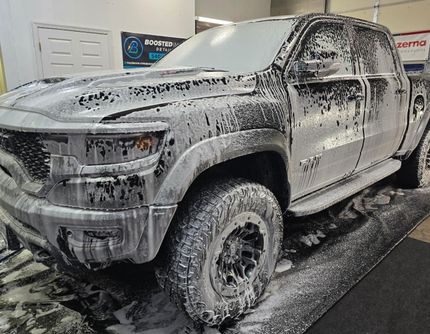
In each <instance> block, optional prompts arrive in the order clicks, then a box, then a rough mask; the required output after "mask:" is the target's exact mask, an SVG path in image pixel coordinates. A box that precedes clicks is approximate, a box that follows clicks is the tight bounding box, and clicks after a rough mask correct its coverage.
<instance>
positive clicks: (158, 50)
mask: <svg viewBox="0 0 430 334" xmlns="http://www.w3.org/2000/svg"><path fill="white" fill-rule="evenodd" d="M184 40H185V39H184V38H175V37H166V36H155V35H144V34H135V33H131V32H125V31H123V32H121V42H122V59H123V67H124V68H131V67H142V66H151V65H152V64H153V63H155V62H156V61H157V60H159V59H161V58H163V57H164V56H165V55H166V54H167V53H169V52H170V51H172V50H173V49H174V48H176V47H177V46H178V45H179V44H181V43H182V42H183V41H184Z"/></svg>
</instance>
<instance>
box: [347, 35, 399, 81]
mask: <svg viewBox="0 0 430 334" xmlns="http://www.w3.org/2000/svg"><path fill="white" fill-rule="evenodd" d="M354 30H355V38H354V40H355V41H354V45H355V49H356V52H357V55H358V58H359V60H360V62H361V64H362V66H363V71H364V73H365V74H379V73H396V66H395V64H394V55H393V51H392V49H391V45H390V41H389V40H388V37H387V35H386V34H385V33H384V32H382V31H376V30H373V29H369V28H364V27H354Z"/></svg>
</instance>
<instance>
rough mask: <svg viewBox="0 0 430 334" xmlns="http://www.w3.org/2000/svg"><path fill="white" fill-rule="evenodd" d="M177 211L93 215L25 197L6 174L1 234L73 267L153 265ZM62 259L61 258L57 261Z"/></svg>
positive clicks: (1, 177)
mask: <svg viewBox="0 0 430 334" xmlns="http://www.w3.org/2000/svg"><path fill="white" fill-rule="evenodd" d="M176 208H177V205H170V206H142V207H138V208H133V209H127V210H115V211H113V210H112V211H107V210H87V209H78V208H68V207H62V206H57V205H53V204H51V203H49V202H48V201H47V200H46V199H44V198H38V197H35V196H32V195H28V194H27V193H25V192H23V191H22V190H21V189H20V188H19V187H18V186H17V184H16V183H15V181H14V180H13V178H12V177H10V176H9V175H7V174H6V173H5V172H3V171H2V170H1V169H0V225H2V226H1V228H0V232H2V234H5V235H6V237H7V238H8V239H9V241H11V242H13V238H17V239H18V240H19V241H20V242H21V243H22V244H23V245H24V246H25V247H26V248H28V249H30V250H32V251H33V252H34V251H35V250H38V249H43V250H45V251H47V252H48V253H56V254H60V255H61V257H62V259H63V260H64V261H65V262H66V263H67V264H72V265H73V264H74V263H82V264H84V265H86V266H88V267H91V266H100V265H101V266H107V265H109V264H110V263H111V262H114V261H121V260H131V261H133V262H135V263H143V262H148V261H151V260H152V259H153V258H154V257H155V256H156V255H157V253H158V250H159V248H160V246H161V243H162V241H163V238H164V235H165V234H166V231H167V228H168V226H169V224H170V221H171V219H172V217H173V215H174V213H175V211H176ZM56 257H58V256H56Z"/></svg>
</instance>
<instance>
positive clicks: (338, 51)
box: [297, 23, 353, 75]
mask: <svg viewBox="0 0 430 334" xmlns="http://www.w3.org/2000/svg"><path fill="white" fill-rule="evenodd" d="M297 60H299V61H309V60H323V61H324V60H332V61H334V62H338V63H340V64H341V67H340V69H339V71H337V72H336V73H335V74H334V75H345V74H352V72H353V71H352V69H353V63H352V57H351V49H350V46H349V40H348V32H347V30H346V29H345V26H344V24H341V23H325V24H321V23H317V24H315V25H313V26H312V27H310V28H309V30H308V31H307V33H306V37H305V38H304V40H303V45H302V47H301V50H300V51H299V54H298V57H297Z"/></svg>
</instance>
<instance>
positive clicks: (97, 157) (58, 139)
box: [44, 131, 165, 166]
mask: <svg viewBox="0 0 430 334" xmlns="http://www.w3.org/2000/svg"><path fill="white" fill-rule="evenodd" d="M164 134H165V132H164V131H153V132H145V133H127V134H109V133H106V134H70V135H61V134H58V135H49V136H48V137H47V138H46V139H45V140H44V142H45V144H46V146H47V149H48V151H49V152H50V153H52V154H54V155H59V156H74V157H75V158H76V159H77V160H78V161H79V163H80V164H81V165H85V166H92V165H109V164H121V163H124V162H130V161H134V160H138V159H143V158H146V157H148V156H151V155H153V154H155V153H157V152H159V151H160V150H161V149H162V147H163V143H164Z"/></svg>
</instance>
